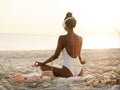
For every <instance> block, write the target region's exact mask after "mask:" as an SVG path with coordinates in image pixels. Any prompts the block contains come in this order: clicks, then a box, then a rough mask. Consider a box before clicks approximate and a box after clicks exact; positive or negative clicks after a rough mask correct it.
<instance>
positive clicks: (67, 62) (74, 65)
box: [62, 48, 81, 76]
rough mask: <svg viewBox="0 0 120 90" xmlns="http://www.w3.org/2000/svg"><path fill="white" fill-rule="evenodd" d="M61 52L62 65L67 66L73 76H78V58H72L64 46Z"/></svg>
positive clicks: (79, 64) (79, 68)
mask: <svg viewBox="0 0 120 90" xmlns="http://www.w3.org/2000/svg"><path fill="white" fill-rule="evenodd" d="M62 54H63V58H64V61H63V65H64V66H65V67H66V68H68V69H69V70H70V71H71V73H72V74H73V76H78V74H79V73H80V71H81V63H80V61H79V58H78V57H77V58H72V57H71V56H70V55H69V54H68V53H67V51H66V49H65V48H64V49H63V51H62Z"/></svg>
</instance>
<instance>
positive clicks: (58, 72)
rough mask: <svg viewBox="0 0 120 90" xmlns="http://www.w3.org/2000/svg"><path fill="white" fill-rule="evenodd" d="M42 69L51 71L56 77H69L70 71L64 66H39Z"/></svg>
mask: <svg viewBox="0 0 120 90" xmlns="http://www.w3.org/2000/svg"><path fill="white" fill-rule="evenodd" d="M40 68H41V70H42V71H53V74H54V76H56V77H71V76H73V75H72V73H71V72H70V71H69V69H67V68H66V67H64V66H63V67H62V68H56V67H52V66H49V65H44V66H40Z"/></svg>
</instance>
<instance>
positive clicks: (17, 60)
mask: <svg viewBox="0 0 120 90" xmlns="http://www.w3.org/2000/svg"><path fill="white" fill-rule="evenodd" d="M53 53H54V50H20V51H17V50H14V51H0V64H1V66H0V90H120V56H119V55H120V49H83V50H82V55H81V56H82V58H83V59H84V60H86V64H85V65H83V66H82V67H83V70H84V76H83V77H70V78H61V77H54V78H52V79H49V80H37V81H31V82H23V83H16V82H13V81H11V79H10V78H11V77H12V75H13V74H22V75H25V74H32V75H33V74H41V71H40V69H39V67H32V65H33V64H34V62H35V61H44V60H46V59H48V58H49V57H50V56H51V55H52V54H53ZM62 62H63V59H62V54H61V55H60V56H59V58H58V59H57V60H55V61H54V62H53V63H50V65H52V64H53V65H54V66H56V67H61V65H62Z"/></svg>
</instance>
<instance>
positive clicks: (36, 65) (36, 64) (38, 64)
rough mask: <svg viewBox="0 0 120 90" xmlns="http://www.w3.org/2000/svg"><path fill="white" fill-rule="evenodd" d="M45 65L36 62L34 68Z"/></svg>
mask: <svg viewBox="0 0 120 90" xmlns="http://www.w3.org/2000/svg"><path fill="white" fill-rule="evenodd" d="M44 65H45V64H44V63H42V62H38V61H35V63H34V65H33V67H38V66H44Z"/></svg>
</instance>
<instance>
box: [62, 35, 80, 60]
mask: <svg viewBox="0 0 120 90" xmlns="http://www.w3.org/2000/svg"><path fill="white" fill-rule="evenodd" d="M64 39H65V40H64V43H65V46H64V48H66V51H67V53H68V54H69V55H70V56H71V57H73V58H76V57H77V56H78V55H79V54H80V52H81V47H82V38H81V37H79V36H78V35H76V34H75V33H71V34H67V35H65V36H64Z"/></svg>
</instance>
